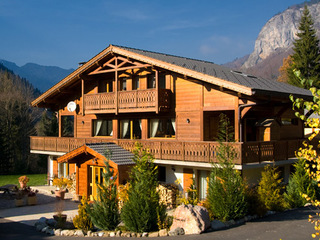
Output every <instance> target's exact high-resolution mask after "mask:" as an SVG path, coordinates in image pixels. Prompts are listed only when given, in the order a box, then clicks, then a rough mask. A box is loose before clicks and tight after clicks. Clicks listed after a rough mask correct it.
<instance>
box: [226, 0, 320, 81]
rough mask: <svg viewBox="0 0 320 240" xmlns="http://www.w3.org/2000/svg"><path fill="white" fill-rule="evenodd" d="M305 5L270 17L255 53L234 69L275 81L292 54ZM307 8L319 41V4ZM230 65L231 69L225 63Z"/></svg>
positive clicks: (256, 43) (258, 40)
mask: <svg viewBox="0 0 320 240" xmlns="http://www.w3.org/2000/svg"><path fill="white" fill-rule="evenodd" d="M304 4H305V3H303V4H299V5H294V6H291V7H289V8H288V9H287V10H285V11H284V12H282V13H279V14H277V15H275V16H274V17H272V18H271V19H270V20H269V21H268V22H267V23H266V24H265V25H264V27H263V28H262V29H261V31H260V33H259V35H258V37H257V39H256V42H255V47H254V51H253V52H252V53H251V54H250V56H249V57H248V59H247V60H246V61H245V62H244V64H243V65H242V66H241V67H240V68H237V69H241V70H242V71H245V72H248V73H251V74H255V75H257V76H260V77H265V78H270V79H277V77H278V75H279V72H278V69H279V67H280V66H282V60H283V58H285V57H287V56H288V55H289V54H290V53H291V52H292V47H293V41H294V39H295V38H296V33H297V31H298V26H299V22H300V19H301V15H302V12H303V8H304ZM307 5H308V8H309V11H310V14H311V16H312V17H313V20H314V23H315V24H314V27H315V29H316V30H317V35H318V37H319V38H320V0H313V1H309V2H307ZM230 64H231V65H232V63H228V65H230Z"/></svg>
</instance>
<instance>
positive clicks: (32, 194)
mask: <svg viewBox="0 0 320 240" xmlns="http://www.w3.org/2000/svg"><path fill="white" fill-rule="evenodd" d="M27 191H28V193H27V196H28V197H27V202H28V205H36V204H37V193H38V190H32V189H31V188H30V187H29V188H28V189H27Z"/></svg>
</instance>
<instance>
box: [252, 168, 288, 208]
mask: <svg viewBox="0 0 320 240" xmlns="http://www.w3.org/2000/svg"><path fill="white" fill-rule="evenodd" d="M281 182H282V179H281V178H280V173H279V171H278V169H277V167H272V166H270V165H267V166H265V168H264V170H263V171H262V173H261V179H260V182H259V186H258V196H259V199H260V201H261V202H262V203H263V205H264V206H265V208H266V209H267V210H270V211H283V210H284V209H285V201H284V197H283V194H282V191H283V190H284V186H282V185H281Z"/></svg>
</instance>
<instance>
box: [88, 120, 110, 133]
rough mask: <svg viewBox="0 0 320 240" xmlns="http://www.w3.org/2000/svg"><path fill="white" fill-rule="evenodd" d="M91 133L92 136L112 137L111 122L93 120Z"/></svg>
mask: <svg viewBox="0 0 320 240" xmlns="http://www.w3.org/2000/svg"><path fill="white" fill-rule="evenodd" d="M92 125H93V133H92V136H94V137H96V136H104V137H108V136H112V134H113V131H112V120H106V119H97V120H93V124H92Z"/></svg>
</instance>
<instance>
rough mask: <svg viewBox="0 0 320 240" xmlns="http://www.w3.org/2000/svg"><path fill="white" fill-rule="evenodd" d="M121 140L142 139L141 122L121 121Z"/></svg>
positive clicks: (137, 120)
mask: <svg viewBox="0 0 320 240" xmlns="http://www.w3.org/2000/svg"><path fill="white" fill-rule="evenodd" d="M120 138H122V139H140V138H141V120H139V119H134V120H129V119H126V120H120Z"/></svg>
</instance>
